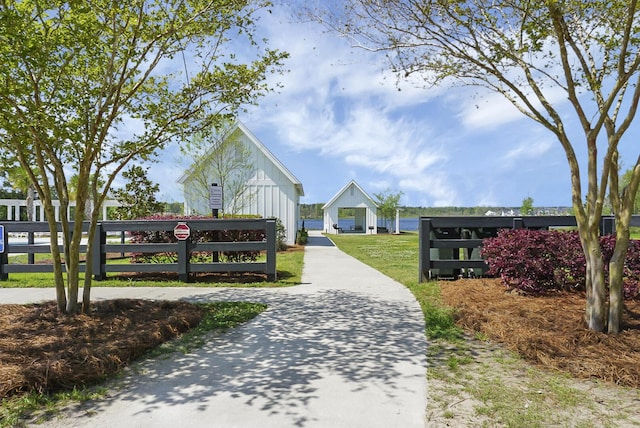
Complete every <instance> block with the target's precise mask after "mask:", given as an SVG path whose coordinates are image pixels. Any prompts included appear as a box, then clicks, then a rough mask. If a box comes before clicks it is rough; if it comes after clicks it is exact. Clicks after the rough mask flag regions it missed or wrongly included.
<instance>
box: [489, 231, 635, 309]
mask: <svg viewBox="0 0 640 428" xmlns="http://www.w3.org/2000/svg"><path fill="white" fill-rule="evenodd" d="M600 245H601V248H602V252H603V257H604V261H605V275H606V276H607V277H608V269H609V260H610V259H611V256H612V255H613V247H614V245H615V236H603V237H601V238H600ZM481 255H482V257H483V258H484V259H485V260H486V262H487V264H488V265H489V268H490V269H489V271H488V272H487V274H488V275H491V276H499V277H500V278H501V280H502V282H503V283H504V284H505V285H506V286H509V287H513V288H516V289H519V290H522V291H525V292H527V293H532V294H540V293H544V292H547V291H550V290H566V291H584V289H585V273H586V263H585V257H584V253H583V251H582V245H581V244H580V238H579V236H578V232H574V231H557V230H551V231H547V230H528V229H515V230H512V229H504V230H501V231H500V232H499V233H498V236H497V237H495V238H487V239H485V240H484V241H483V244H482V250H481ZM607 279H608V278H607ZM639 284H640V241H631V242H630V244H629V249H628V252H627V257H626V260H625V266H624V294H625V298H628V299H631V298H638V297H640V294H639Z"/></svg>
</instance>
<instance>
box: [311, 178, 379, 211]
mask: <svg viewBox="0 0 640 428" xmlns="http://www.w3.org/2000/svg"><path fill="white" fill-rule="evenodd" d="M352 184H353V185H354V186H356V189H358V191H360V193H362V194H363V195H364V196H365V197H366V198H367V199H368V200H369V201H371V203H372V204H373V205H374V206H375V207H376V208H377V207H378V204H377V203H376V201H374V200H373V199H372V198H371V196H369V194H367V192H365V191H364V189H363V188H362V187H360V185H359V184H358V183H356V181H355V180H351V181H350V182H348V183H347V184H346V185H345V186H344V187H343V188H342V189H340V191H339V192H338V193H336V194H335V195H334V197H333V198H331V199H330V200H329V202H327V203H326V204H324V206H323V207H322V209H323V210H324V209H326V208H327V207H330V206H331V205H333V204H334V203H335V202H336V201H337V200H338V198H340V196H342V194H343V193H344V192H346V191H347V189H349V187H351V185H352Z"/></svg>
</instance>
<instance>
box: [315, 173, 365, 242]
mask: <svg viewBox="0 0 640 428" xmlns="http://www.w3.org/2000/svg"><path fill="white" fill-rule="evenodd" d="M341 208H353V210H354V219H353V224H351V222H350V223H349V226H348V227H344V226H343V225H341V224H340V219H339V217H340V215H339V214H340V209H341ZM322 210H323V211H324V231H325V232H326V233H333V234H336V233H341V232H349V233H368V234H375V233H378V226H377V223H378V215H377V210H378V205H377V204H376V203H375V202H374V200H373V199H371V197H370V196H369V195H368V194H367V192H365V191H364V190H363V189H362V187H360V186H359V185H358V183H356V182H355V180H351V181H350V182H349V183H348V184H347V185H346V186H344V187H343V188H342V189H341V190H340V191H339V192H338V193H336V195H335V196H334V197H333V198H331V200H330V201H329V202H327V203H326V204H325V205H324V206H323V207H322Z"/></svg>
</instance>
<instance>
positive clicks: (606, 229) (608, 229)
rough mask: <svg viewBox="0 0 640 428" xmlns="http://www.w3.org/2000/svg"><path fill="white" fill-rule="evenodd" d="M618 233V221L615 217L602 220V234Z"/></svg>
mask: <svg viewBox="0 0 640 428" xmlns="http://www.w3.org/2000/svg"><path fill="white" fill-rule="evenodd" d="M615 233H616V220H615V218H614V217H602V218H600V234H601V235H602V236H604V235H613V234H615Z"/></svg>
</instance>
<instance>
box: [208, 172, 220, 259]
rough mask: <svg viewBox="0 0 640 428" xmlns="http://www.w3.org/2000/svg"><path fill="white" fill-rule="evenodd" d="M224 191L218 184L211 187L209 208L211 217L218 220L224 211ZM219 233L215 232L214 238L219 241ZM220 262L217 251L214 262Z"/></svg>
mask: <svg viewBox="0 0 640 428" xmlns="http://www.w3.org/2000/svg"><path fill="white" fill-rule="evenodd" d="M222 201H223V191H222V186H218V183H212V184H211V187H209V207H210V208H211V216H212V217H213V218H218V213H219V210H221V209H222ZM218 236H219V235H218V231H214V232H213V237H214V239H215V240H216V241H217V240H218ZM219 261H220V254H219V253H218V252H217V251H214V252H213V262H214V263H218V262H219Z"/></svg>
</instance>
